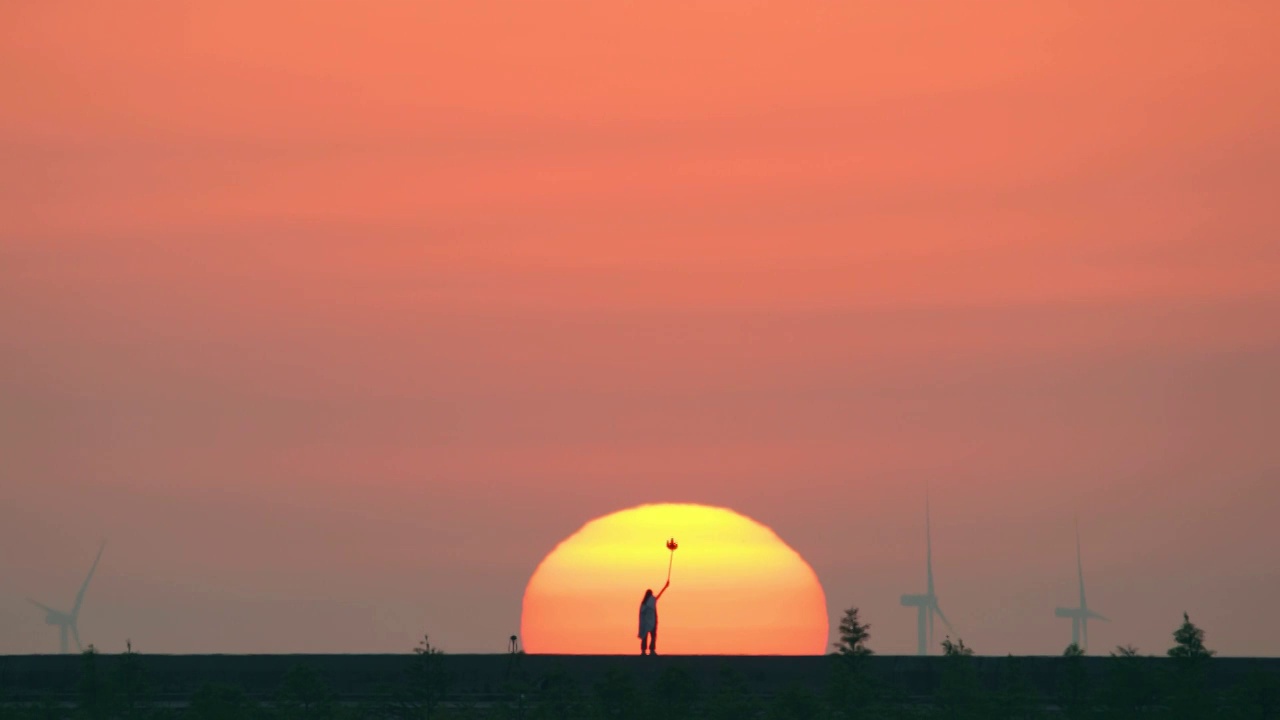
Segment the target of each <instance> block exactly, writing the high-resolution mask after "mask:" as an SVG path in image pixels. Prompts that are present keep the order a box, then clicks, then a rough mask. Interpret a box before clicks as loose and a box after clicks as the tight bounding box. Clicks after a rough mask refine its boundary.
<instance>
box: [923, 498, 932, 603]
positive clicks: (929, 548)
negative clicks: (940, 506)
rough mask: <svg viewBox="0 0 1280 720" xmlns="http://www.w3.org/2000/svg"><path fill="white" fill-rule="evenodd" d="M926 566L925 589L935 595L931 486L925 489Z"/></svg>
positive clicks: (930, 595)
mask: <svg viewBox="0 0 1280 720" xmlns="http://www.w3.org/2000/svg"><path fill="white" fill-rule="evenodd" d="M924 552H925V555H924V566H925V572H926V574H927V575H928V581H929V587H928V589H927V590H926V591H925V592H926V593H927V594H928V595H929V597H933V532H932V529H931V528H930V523H929V486H928V485H925V489H924Z"/></svg>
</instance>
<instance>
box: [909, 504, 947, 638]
mask: <svg viewBox="0 0 1280 720" xmlns="http://www.w3.org/2000/svg"><path fill="white" fill-rule="evenodd" d="M924 546H925V556H924V567H925V577H926V587H927V588H928V590H927V591H926V592H925V593H924V594H923V595H903V596H902V605H903V606H904V607H913V608H915V609H916V654H917V655H928V654H929V648H930V647H932V646H933V618H934V616H935V615H936V616H938V617H939V618H940V619H941V620H942V624H943V625H946V626H947V629H948V630H950V631H951V632H952V633H954V632H955V631H956V630H955V628H953V627H951V623H950V622H948V621H947V616H946V615H944V614H943V613H942V608H940V607H938V595H937V594H936V593H935V592H934V591H933V537H932V534H931V532H930V529H929V498H928V496H927V495H926V496H925V500H924Z"/></svg>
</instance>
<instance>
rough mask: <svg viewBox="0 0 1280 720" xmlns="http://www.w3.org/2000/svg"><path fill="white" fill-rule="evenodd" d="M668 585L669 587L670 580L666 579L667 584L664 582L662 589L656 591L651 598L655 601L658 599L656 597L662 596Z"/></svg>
mask: <svg viewBox="0 0 1280 720" xmlns="http://www.w3.org/2000/svg"><path fill="white" fill-rule="evenodd" d="M669 587H671V581H670V580H668V581H667V584H666V585H663V586H662V589H661V590H659V591H658V594H657V595H656V596H654V598H653V599H654V601H655V602H656V601H657V600H658V598H660V597H662V593H664V592H666V591H667V588H669Z"/></svg>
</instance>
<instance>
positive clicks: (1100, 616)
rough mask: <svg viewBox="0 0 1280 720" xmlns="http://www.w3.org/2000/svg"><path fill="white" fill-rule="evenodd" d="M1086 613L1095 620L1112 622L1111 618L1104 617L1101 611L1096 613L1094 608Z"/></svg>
mask: <svg viewBox="0 0 1280 720" xmlns="http://www.w3.org/2000/svg"><path fill="white" fill-rule="evenodd" d="M1085 614H1086V615H1087V616H1088V617H1090V618H1093V619H1094V620H1101V621H1102V622H1111V618H1108V617H1103V616H1102V615H1101V614H1100V613H1096V612H1094V611H1092V610H1090V611H1089V612H1088V613H1085Z"/></svg>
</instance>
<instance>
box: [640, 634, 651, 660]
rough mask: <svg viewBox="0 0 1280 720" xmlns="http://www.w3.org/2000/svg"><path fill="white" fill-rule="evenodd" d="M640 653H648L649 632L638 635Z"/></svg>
mask: <svg viewBox="0 0 1280 720" xmlns="http://www.w3.org/2000/svg"><path fill="white" fill-rule="evenodd" d="M640 654H641V655H647V654H649V633H645V634H643V635H641V636H640Z"/></svg>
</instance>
